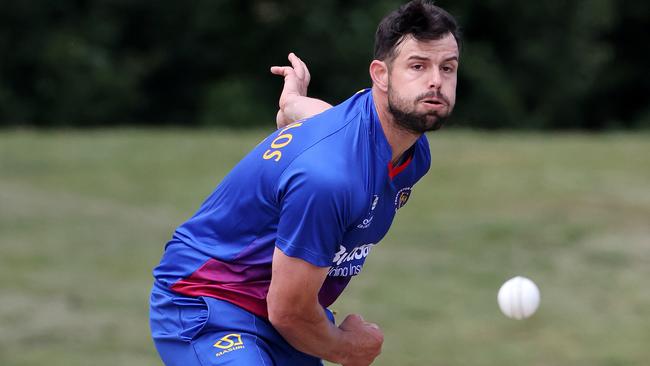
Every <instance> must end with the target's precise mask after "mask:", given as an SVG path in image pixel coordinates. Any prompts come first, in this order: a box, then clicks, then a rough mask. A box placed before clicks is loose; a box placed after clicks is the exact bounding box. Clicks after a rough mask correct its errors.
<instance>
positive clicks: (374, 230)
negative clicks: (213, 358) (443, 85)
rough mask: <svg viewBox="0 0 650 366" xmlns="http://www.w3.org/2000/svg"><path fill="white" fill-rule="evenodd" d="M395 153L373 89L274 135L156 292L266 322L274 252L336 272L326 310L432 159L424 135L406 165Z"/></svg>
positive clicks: (228, 183) (185, 233) (188, 227)
mask: <svg viewBox="0 0 650 366" xmlns="http://www.w3.org/2000/svg"><path fill="white" fill-rule="evenodd" d="M391 156H392V151H391V147H390V145H389V144H388V141H387V140H386V137H385V135H384V133H383V130H382V127H381V124H380V122H379V117H378V115H377V112H376V110H375V106H374V102H373V98H372V93H371V91H370V90H364V91H361V92H359V93H357V94H355V95H354V96H352V97H351V98H350V99H348V100H347V101H345V102H344V103H342V104H340V105H338V106H335V107H333V108H331V109H329V110H327V111H325V112H324V113H321V114H319V115H317V116H314V117H312V118H310V119H307V120H304V121H299V122H296V123H293V124H291V125H289V126H287V127H285V128H282V129H280V130H278V131H276V132H275V133H273V134H272V135H270V136H269V137H267V138H266V139H265V140H264V141H262V142H261V143H260V144H259V145H258V146H257V147H255V148H254V149H253V151H251V152H250V153H249V154H248V155H247V156H246V157H244V158H243V159H242V160H241V161H240V162H239V163H238V164H237V165H236V166H235V167H234V168H233V169H232V171H231V172H230V173H229V174H228V175H227V176H226V177H225V178H224V179H223V181H222V182H221V183H220V184H219V185H218V186H217V188H216V189H215V190H214V191H213V192H212V194H210V195H209V196H208V198H207V199H206V200H205V202H203V204H202V205H201V207H200V208H199V210H198V211H197V212H196V213H195V214H194V216H192V217H191V218H190V219H189V220H188V221H187V222H185V223H184V224H182V225H181V226H180V227H178V228H177V229H176V231H175V232H174V235H173V238H172V239H171V240H170V242H169V243H168V244H167V246H166V249H165V254H164V255H163V258H162V260H161V263H160V265H159V266H157V267H156V268H155V269H154V276H155V278H156V281H157V285H159V286H163V287H165V288H168V289H170V290H172V291H174V292H176V293H180V294H184V295H188V296H209V297H213V298H217V299H221V300H226V301H229V302H231V303H233V304H235V305H238V306H240V307H242V308H244V309H246V310H248V311H250V312H252V313H254V314H256V315H259V316H262V317H268V313H267V306H266V294H267V292H268V288H269V284H270V282H271V261H272V256H273V250H274V248H275V247H276V246H277V247H278V248H279V249H280V250H282V252H283V253H284V254H286V255H288V256H290V257H296V258H300V259H302V260H305V261H307V262H309V263H311V264H313V265H315V266H319V267H329V271H328V275H327V278H326V280H325V282H324V283H323V285H322V288H321V290H320V293H319V301H320V303H321V304H322V305H323V306H325V307H326V306H329V305H330V304H332V303H333V302H334V301H335V300H336V298H337V297H338V296H339V295H340V294H341V292H342V291H343V289H344V288H345V287H346V285H347V284H348V282H349V281H350V279H351V278H352V277H354V276H356V275H358V274H359V273H360V272H361V269H362V267H363V264H364V261H365V259H366V257H367V256H368V254H369V253H370V252H371V251H372V250H373V248H374V246H375V245H377V243H379V241H380V240H381V239H382V238H383V237H384V235H385V234H386V232H387V231H388V229H389V227H390V225H391V223H392V221H393V217H394V216H395V213H396V212H397V210H398V209H400V208H401V207H402V206H403V205H404V204H405V203H406V201H407V200H408V199H409V196H410V194H411V189H412V187H413V185H414V184H415V183H416V182H417V181H418V180H419V179H420V178H421V177H422V176H423V175H424V174H425V173H426V172H427V170H428V169H429V166H430V161H431V157H430V153H429V145H428V142H427V139H426V137H425V136H424V135H423V136H422V137H421V138H420V139H418V140H417V142H416V144H415V145H414V146H413V147H412V148H411V149H410V150H409V151H407V153H406V155H405V159H403V161H402V163H401V164H400V165H399V166H393V165H391V163H390V161H391Z"/></svg>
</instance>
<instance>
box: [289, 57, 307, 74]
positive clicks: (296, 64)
mask: <svg viewBox="0 0 650 366" xmlns="http://www.w3.org/2000/svg"><path fill="white" fill-rule="evenodd" d="M289 62H291V66H292V67H293V69H294V70H295V71H296V76H297V77H298V78H299V79H304V77H305V69H306V68H307V67H306V66H305V63H304V62H302V60H300V59H299V58H298V56H296V54H295V53H293V52H291V53H290V54H289Z"/></svg>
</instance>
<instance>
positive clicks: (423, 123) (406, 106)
mask: <svg viewBox="0 0 650 366" xmlns="http://www.w3.org/2000/svg"><path fill="white" fill-rule="evenodd" d="M433 97H435V98H438V99H439V100H441V101H443V102H444V103H446V104H447V106H448V107H449V110H448V111H447V112H446V113H445V112H443V113H441V112H438V111H426V112H417V111H416V107H417V103H418V102H419V101H421V100H423V99H427V98H433ZM388 111H389V112H390V114H392V115H393V118H394V119H395V123H396V124H397V126H398V127H400V128H402V129H404V130H406V131H408V132H412V133H416V134H423V133H425V132H427V131H436V130H439V129H440V128H442V126H444V125H445V122H446V120H447V118H448V117H449V115H450V114H451V111H452V106H451V105H450V103H449V99H448V98H446V97H445V96H444V95H443V94H442V93H440V91H438V90H435V91H430V92H427V93H423V94H420V95H418V96H417V97H415V99H414V100H413V102H412V103H409V101H407V100H406V99H403V98H402V97H401V96H400V95H399V94H398V93H397V92H395V90H394V89H393V88H392V87H391V85H390V83H389V84H388Z"/></svg>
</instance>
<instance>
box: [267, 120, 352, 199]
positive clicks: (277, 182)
mask: <svg viewBox="0 0 650 366" xmlns="http://www.w3.org/2000/svg"><path fill="white" fill-rule="evenodd" d="M359 114H361V111H357V113H355V114H353V115H352V116H351V117H350V118H349V119H348V121H347V122H345V123H344V124H343V125H342V126H341V127H339V128H338V129H336V130H334V131H332V132H331V133H329V134H327V135H326V136H323V137H322V138H320V139H318V140H317V141H315V142H314V143H313V144H311V145H309V146H307V147H306V148H304V149H303V150H302V151H301V152H300V153H299V154H296V156H294V157H293V159H291V161H290V162H289V163H288V164H287V166H286V167H285V168H284V169H283V170H282V172H281V173H280V174H279V175H278V179H277V180H276V181H275V186H274V192H275V193H277V192H278V184H279V182H280V181H281V180H282V179H281V178H282V176H283V175H284V173H285V172H286V171H287V169H289V167H290V166H291V165H292V164H293V162H294V161H296V159H298V158H299V157H300V156H302V154H304V153H305V152H306V151H308V150H309V149H311V148H312V147H314V146H316V145H317V144H318V143H320V142H321V141H323V140H325V139H327V138H329V137H331V136H332V135H334V134H336V133H338V132H339V131H341V130H342V129H343V128H344V127H346V126H347V125H349V124H350V123H351V122H352V121H353V120H354V119H355V118H356V117H357V116H358V115H359ZM278 203H279V202H278Z"/></svg>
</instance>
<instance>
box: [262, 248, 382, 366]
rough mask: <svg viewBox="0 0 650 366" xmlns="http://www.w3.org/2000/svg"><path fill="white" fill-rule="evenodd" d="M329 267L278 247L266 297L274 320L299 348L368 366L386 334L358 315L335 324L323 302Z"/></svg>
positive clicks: (353, 365)
mask: <svg viewBox="0 0 650 366" xmlns="http://www.w3.org/2000/svg"><path fill="white" fill-rule="evenodd" d="M327 271H328V268H326V267H317V266H314V265H312V264H310V263H308V262H306V261H304V260H302V259H298V258H294V257H289V256H287V255H285V254H284V253H283V252H282V251H281V250H280V249H278V248H276V249H275V252H274V253H273V269H272V276H271V285H270V287H269V293H268V296H267V302H268V311H269V321H270V322H271V324H273V326H274V327H275V328H276V330H277V331H278V332H279V333H280V334H281V335H282V336H283V337H284V338H285V339H286V340H287V342H289V344H291V345H292V346H293V347H295V348H296V349H298V350H300V351H302V352H304V353H307V354H310V355H313V356H316V357H319V358H323V359H325V360H328V361H331V362H335V363H338V364H343V365H345V366H367V365H370V364H371V363H372V361H373V360H374V359H375V358H376V357H377V356H378V355H379V353H380V352H381V345H382V343H383V333H382V332H381V330H380V329H379V327H378V326H377V325H375V324H372V323H367V322H365V321H364V320H363V318H361V316H359V315H348V316H347V317H346V318H345V320H344V321H343V322H342V323H341V325H340V326H339V327H336V325H334V324H332V323H331V322H330V321H329V319H328V318H327V316H326V315H325V311H324V309H323V307H322V306H321V305H320V304H319V302H318V292H319V291H320V287H321V286H322V284H323V281H324V280H325V278H326V276H327Z"/></svg>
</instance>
